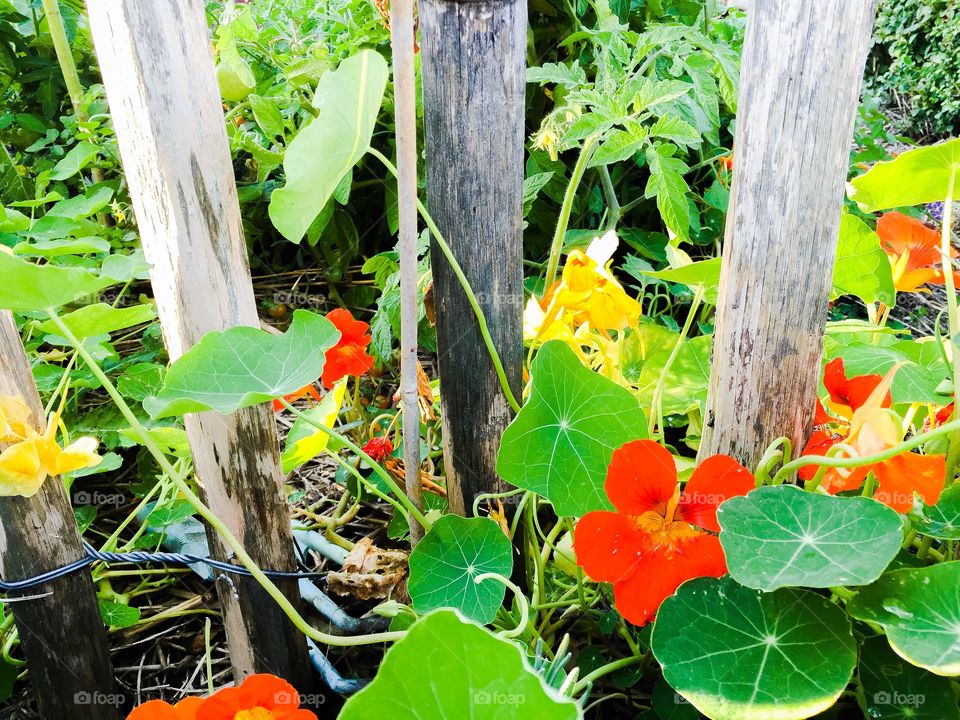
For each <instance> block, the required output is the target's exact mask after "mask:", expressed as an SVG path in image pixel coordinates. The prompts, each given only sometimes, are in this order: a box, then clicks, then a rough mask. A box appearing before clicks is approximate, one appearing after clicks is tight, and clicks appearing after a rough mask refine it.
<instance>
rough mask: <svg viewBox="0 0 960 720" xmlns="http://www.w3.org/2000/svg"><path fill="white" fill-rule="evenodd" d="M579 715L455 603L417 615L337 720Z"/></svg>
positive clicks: (561, 719) (563, 719)
mask: <svg viewBox="0 0 960 720" xmlns="http://www.w3.org/2000/svg"><path fill="white" fill-rule="evenodd" d="M386 718H389V720H438V719H439V718H448V719H449V720H455V719H456V720H459V719H460V718H470V719H471V720H506V719H509V718H530V719H531V720H578V719H579V718H582V713H581V711H580V706H579V705H578V704H577V703H575V702H574V701H573V700H571V699H570V698H567V697H562V696H560V695H559V694H558V693H557V691H556V690H553V689H551V688H549V687H547V685H546V684H545V683H544V682H543V679H542V678H541V677H540V676H539V675H537V674H536V673H535V672H534V671H533V670H532V669H531V667H530V666H529V664H528V663H527V661H526V659H525V657H524V655H523V652H522V651H521V649H520V647H519V646H518V645H517V644H515V643H513V642H509V641H506V640H501V639H499V638H497V637H496V636H495V635H493V634H492V633H490V632H489V631H487V630H486V629H484V628H482V627H480V626H479V625H475V624H473V623H471V622H468V621H466V620H464V619H462V618H461V617H459V616H458V615H457V613H456V612H454V611H451V610H439V611H437V612H434V613H431V614H430V615H427V616H426V617H425V618H423V619H421V620H420V621H419V622H417V623H416V624H415V625H414V626H413V627H412V628H410V631H409V632H408V633H407V636H406V637H404V638H403V639H402V640H400V641H399V642H398V643H397V644H396V645H394V646H393V647H392V648H390V650H388V651H387V654H386V655H385V656H384V658H383V662H382V663H381V665H380V670H379V671H378V672H377V676H376V677H375V678H374V680H373V682H372V683H370V684H369V685H368V686H367V687H366V688H364V689H363V690H361V691H360V692H358V693H357V694H356V695H354V696H353V697H351V698H350V699H349V700H347V703H346V705H344V707H343V710H342V711H341V712H340V715H339V720H385V719H386Z"/></svg>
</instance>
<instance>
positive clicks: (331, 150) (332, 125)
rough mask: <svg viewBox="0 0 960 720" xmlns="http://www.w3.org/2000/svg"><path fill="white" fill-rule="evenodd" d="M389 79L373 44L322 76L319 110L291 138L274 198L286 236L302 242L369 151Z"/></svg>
mask: <svg viewBox="0 0 960 720" xmlns="http://www.w3.org/2000/svg"><path fill="white" fill-rule="evenodd" d="M386 83H387V62H386V60H384V59H383V56H381V55H380V54H379V53H377V52H376V51H374V50H361V51H360V52H359V53H357V54H356V55H353V56H351V57H349V58H347V59H346V60H344V61H343V62H342V63H340V67H338V68H337V69H336V70H334V71H331V72H327V73H324V74H323V76H322V77H321V78H320V82H319V84H318V86H317V92H316V95H315V96H314V100H313V104H314V106H315V107H316V108H317V110H319V112H320V115H319V117H318V118H316V119H315V120H314V121H313V122H311V123H310V124H309V125H307V126H306V127H305V128H303V129H302V130H300V131H299V132H298V133H297V135H296V137H295V138H294V139H293V140H292V141H291V142H290V144H289V146H288V147H287V152H286V154H285V155H284V159H283V169H284V171H285V173H286V177H287V182H286V185H284V186H283V187H282V188H279V189H277V190H274V192H273V195H272V196H271V198H270V210H269V212H270V220H271V221H272V222H273V224H274V226H275V227H276V228H277V230H279V231H280V233H281V234H282V235H283V236H284V237H286V238H287V239H288V240H290V241H292V242H296V243H298V242H300V240H301V239H302V238H303V236H304V234H305V233H306V232H307V229H308V228H309V227H310V224H311V223H312V222H313V220H314V218H315V217H316V216H317V214H318V213H319V212H320V210H321V208H323V206H324V205H325V204H326V202H327V200H328V199H329V198H330V196H331V195H332V194H333V191H334V190H335V189H336V187H337V185H339V184H340V180H341V179H342V178H343V176H344V175H346V174H347V173H348V172H349V171H350V170H351V169H352V168H353V166H354V165H356V164H357V162H358V161H359V160H360V158H362V157H363V156H364V155H365V154H366V152H367V149H368V148H369V147H370V138H371V137H372V135H373V127H374V124H375V123H376V120H377V115H378V113H379V111H380V103H381V102H382V100H383V92H384V89H385V87H386ZM317 158H323V162H317Z"/></svg>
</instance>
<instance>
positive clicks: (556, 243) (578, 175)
mask: <svg viewBox="0 0 960 720" xmlns="http://www.w3.org/2000/svg"><path fill="white" fill-rule="evenodd" d="M596 143H597V136H596V135H591V136H590V137H588V138H587V139H586V140H584V141H583V147H582V148H581V149H580V157H578V158H577V164H576V165H574V166H573V173H572V174H571V175H570V183H569V184H568V185H567V189H566V191H565V192H564V193H563V204H562V205H561V206H560V216H559V217H558V218H557V228H556V230H554V232H553V241H552V242H551V243H550V257H549V258H548V259H547V274H546V278H545V280H544V283H543V287H544V289H547V288H549V287H550V286H552V285H553V283H554V281H556V279H557V268H559V267H560V251H561V250H562V249H563V238H564V236H565V235H566V234H567V226H568V225H569V224H570V213H571V212H572V211H573V201H574V199H576V197H577V189H578V188H579V187H580V181H581V180H582V179H583V174H584V172H586V170H587V164H588V163H589V162H590V158H591V157H593V151H594V148H595V145H596Z"/></svg>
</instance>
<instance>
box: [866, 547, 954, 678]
mask: <svg viewBox="0 0 960 720" xmlns="http://www.w3.org/2000/svg"><path fill="white" fill-rule="evenodd" d="M847 611H848V612H849V613H850V614H851V615H853V617H855V618H857V619H858V620H865V621H867V622H872V623H876V624H877V625H880V626H881V627H883V629H884V631H885V632H886V634H887V639H888V640H889V641H890V647H892V648H893V649H894V650H895V651H896V653H897V655H899V656H900V657H902V658H904V659H905V660H908V661H909V662H911V663H913V664H914V665H916V666H917V667H922V668H925V669H927V670H929V671H930V672H932V673H936V674H937V675H946V676H953V675H960V561H954V562H945V563H941V564H939V565H933V566H932V567H925V568H907V569H904V570H892V571H891V572H888V573H885V574H884V575H883V576H882V577H881V578H880V579H879V580H877V581H876V582H875V583H873V584H872V585H868V586H867V587H865V588H863V589H862V590H860V592H859V593H857V595H856V597H854V598H853V600H851V601H850V602H849V603H848V604H847Z"/></svg>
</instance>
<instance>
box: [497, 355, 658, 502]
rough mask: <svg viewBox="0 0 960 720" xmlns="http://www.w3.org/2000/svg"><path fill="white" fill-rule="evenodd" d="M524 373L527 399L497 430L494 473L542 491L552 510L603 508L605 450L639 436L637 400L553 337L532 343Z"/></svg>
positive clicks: (642, 431) (608, 454)
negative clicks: (533, 351) (533, 352)
mask: <svg viewBox="0 0 960 720" xmlns="http://www.w3.org/2000/svg"><path fill="white" fill-rule="evenodd" d="M531 376H532V384H531V388H530V398H529V399H528V400H527V402H526V404H525V405H524V406H523V408H521V410H520V412H519V414H518V415H517V417H515V418H514V420H513V422H512V423H510V425H509V426H508V427H507V429H506V430H505V431H504V433H503V438H502V440H501V443H500V451H499V453H498V455H497V473H498V474H499V475H500V476H501V477H502V478H503V479H504V480H506V481H507V482H509V483H511V484H513V485H516V486H517V487H521V488H524V489H526V490H531V491H533V492H535V493H538V494H540V495H543V496H544V497H546V498H547V499H548V500H550V502H552V503H553V506H554V509H555V510H556V511H557V513H558V514H559V515H576V516H579V515H583V514H585V513H588V512H590V511H591V510H609V509H610V508H611V505H610V501H609V500H608V499H607V496H606V493H605V492H604V489H603V483H604V478H605V476H606V471H607V465H609V464H610V459H611V458H612V456H613V451H614V450H615V449H616V448H618V447H620V446H621V445H623V444H624V443H627V442H629V441H631V440H637V439H640V438H645V437H647V421H646V417H645V416H644V414H643V410H642V409H641V408H640V404H639V403H638V402H637V399H636V398H635V397H634V396H633V395H632V394H631V393H630V391H628V390H626V389H625V388H623V387H621V386H619V385H617V384H616V383H615V382H613V381H612V380H608V379H607V378H605V377H602V376H601V375H598V374H597V373H595V372H593V371H592V370H590V369H589V368H586V367H584V366H583V365H582V364H581V362H580V360H579V359H578V358H577V356H576V354H575V353H574V352H573V350H571V349H570V348H569V347H567V346H566V345H565V344H564V343H563V342H561V341H559V340H552V341H550V342H548V343H545V344H544V345H543V346H542V347H541V348H540V351H539V352H538V353H537V356H536V357H535V358H534V361H533V366H532V368H531Z"/></svg>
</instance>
